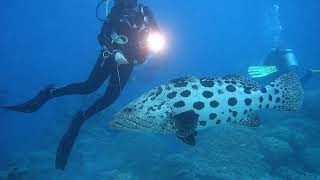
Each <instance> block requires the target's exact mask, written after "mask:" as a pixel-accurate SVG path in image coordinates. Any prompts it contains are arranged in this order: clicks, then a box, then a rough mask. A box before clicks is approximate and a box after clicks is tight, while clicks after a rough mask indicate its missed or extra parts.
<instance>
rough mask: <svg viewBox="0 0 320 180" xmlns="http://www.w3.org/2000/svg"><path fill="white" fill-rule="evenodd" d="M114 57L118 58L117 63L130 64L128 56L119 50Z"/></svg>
mask: <svg viewBox="0 0 320 180" xmlns="http://www.w3.org/2000/svg"><path fill="white" fill-rule="evenodd" d="M114 59H115V60H116V63H117V64H129V62H128V60H127V59H126V57H125V56H124V55H123V54H122V53H121V52H119V51H117V52H116V53H115V55H114Z"/></svg>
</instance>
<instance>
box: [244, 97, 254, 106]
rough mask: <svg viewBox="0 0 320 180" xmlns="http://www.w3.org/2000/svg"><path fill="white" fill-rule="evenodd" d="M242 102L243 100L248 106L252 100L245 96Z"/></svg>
mask: <svg viewBox="0 0 320 180" xmlns="http://www.w3.org/2000/svg"><path fill="white" fill-rule="evenodd" d="M244 102H245V104H246V105H247V106H250V105H251V103H252V100H251V99H250V98H246V99H245V100H244Z"/></svg>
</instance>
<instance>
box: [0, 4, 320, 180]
mask: <svg viewBox="0 0 320 180" xmlns="http://www.w3.org/2000/svg"><path fill="white" fill-rule="evenodd" d="M144 2H145V3H146V4H148V5H149V6H150V7H151V9H152V10H153V12H154V14H155V16H156V18H157V20H158V21H159V25H160V27H161V29H162V31H163V32H164V33H165V34H166V36H167V39H168V44H167V45H168V47H167V48H166V51H165V52H164V53H163V54H162V55H161V56H159V57H154V58H152V59H151V60H150V61H149V63H148V64H145V65H141V66H139V67H137V68H136V69H135V72H134V74H133V75H132V79H131V80H130V81H129V83H128V86H127V87H126V88H125V90H124V91H123V94H122V96H121V97H120V98H119V99H118V101H117V102H116V103H114V105H113V106H111V107H110V108H108V109H107V110H105V111H104V112H103V113H100V114H98V115H97V116H95V117H94V118H92V119H91V120H90V121H88V122H87V123H86V125H85V127H84V128H83V129H82V131H81V135H80V137H79V138H78V143H77V145H76V147H75V148H74V151H73V152H72V155H71V159H70V164H69V166H68V168H67V169H66V171H64V172H59V171H56V170H54V156H55V151H56V148H57V145H58V142H59V140H60V138H61V136H62V134H63V133H64V131H65V130H66V128H67V126H68V125H69V122H70V121H71V118H72V116H73V114H74V113H75V112H76V111H78V110H79V109H85V108H86V107H88V106H89V105H91V104H92V103H93V102H94V101H95V100H96V99H97V98H98V97H99V96H101V94H102V93H103V90H104V89H105V87H106V85H104V86H102V87H101V89H100V90H99V91H98V92H97V93H94V94H92V95H89V96H82V97H81V96H68V97H63V98H59V99H54V100H52V101H50V102H49V103H47V104H46V105H45V106H44V107H43V108H41V110H40V111H39V112H36V113H33V114H19V113H13V112H7V111H0V171H1V173H0V179H1V178H2V176H4V177H5V176H6V174H7V173H9V174H10V173H11V174H15V175H16V176H17V178H18V179H45V178H46V179H71V178H72V179H121V180H122V179H204V180H205V179H319V178H320V172H319V168H318V167H319V165H320V143H319V142H318V141H317V140H318V138H319V137H320V133H319V129H320V124H319V122H318V120H319V116H318V111H319V107H318V103H319V100H320V85H319V82H320V75H319V76H316V75H315V76H314V77H313V78H312V79H311V80H310V82H308V83H307V84H306V85H305V91H306V92H305V105H304V108H303V110H301V111H300V112H294V113H279V112H272V113H271V112H267V113H262V119H263V125H262V127H259V128H254V129H252V128H246V127H233V126H232V127H222V128H219V129H210V130H207V131H203V132H200V133H199V137H198V145H197V146H196V147H188V146H186V145H184V144H182V143H181V142H180V141H178V140H177V139H176V138H175V136H174V135H172V136H166V135H158V134H135V133H130V132H121V133H120V132H114V131H112V130H110V129H109V128H108V127H107V123H108V121H109V120H110V119H111V117H112V115H113V114H114V113H116V112H117V111H118V110H119V109H120V108H121V107H123V106H124V105H126V104H128V103H129V102H131V101H132V100H133V99H135V98H136V97H138V96H139V95H141V94H142V93H144V92H146V91H147V90H149V89H150V88H153V87H155V86H156V85H160V84H162V83H164V82H166V81H168V80H170V79H174V78H177V77H181V76H195V75H196V76H220V75H224V74H230V73H240V74H244V75H245V74H246V72H247V67H248V66H251V65H258V64H259V63H260V62H261V60H262V59H263V58H264V57H265V56H266V55H267V53H269V51H270V49H271V48H272V47H273V46H274V44H273V38H274V36H275V35H274V33H275V32H273V30H274V29H273V28H272V26H274V25H275V26H276V25H277V24H273V23H270V21H268V20H266V19H268V18H272V17H268V12H270V10H272V8H273V6H274V5H275V4H277V5H279V7H280V21H281V26H282V28H283V29H282V32H281V36H280V38H281V40H282V41H283V42H284V44H285V45H286V46H287V47H289V48H292V49H293V50H294V52H295V54H296V56H297V58H298V59H299V61H300V63H302V64H303V65H304V66H306V67H310V68H315V69H316V68H320V61H319V57H320V51H319V50H318V48H319V45H318V43H319V42H320V36H319V34H318V33H319V32H320V24H319V22H318V17H319V15H320V14H319V13H320V3H319V2H318V1H316V0H309V1H301V0H291V1H289V0H279V1H264V0H247V1H245V2H242V1H231V0H224V1H222V0H219V1H209V0H206V1H201V2H199V1H188V2H186V1H183V0H175V1H168V0H163V1H151V0H145V1H144ZM98 3H99V2H98V1H74V0H69V1H63V0H56V1H39V0H32V1H16V0H12V1H1V2H0V18H1V21H0V27H1V28H0V38H1V41H0V59H1V60H0V73H1V76H0V105H2V104H15V103H19V102H22V101H24V100H26V99H28V98H30V97H31V96H33V95H35V94H36V93H37V92H38V91H39V89H41V88H43V87H45V86H47V85H48V84H55V85H64V84H67V83H71V82H79V81H83V80H85V79H86V78H87V76H88V74H89V72H90V70H91V68H92V66H93V65H94V63H95V61H96V58H97V56H98V53H99V49H100V47H99V44H98V42H97V34H98V33H99V31H100V27H101V22H99V21H98V20H97V19H96V17H95V8H96V5H97V4H98ZM271 22H273V21H271ZM2 172H3V173H2ZM9 179H10V178H9Z"/></svg>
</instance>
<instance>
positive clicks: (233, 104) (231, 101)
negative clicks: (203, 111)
mask: <svg viewBox="0 0 320 180" xmlns="http://www.w3.org/2000/svg"><path fill="white" fill-rule="evenodd" d="M237 103H238V100H237V98H235V97H232V98H229V100H228V104H229V106H235V105H237Z"/></svg>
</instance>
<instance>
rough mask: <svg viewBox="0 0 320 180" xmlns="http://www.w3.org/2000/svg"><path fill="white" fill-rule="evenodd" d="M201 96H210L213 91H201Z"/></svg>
mask: <svg viewBox="0 0 320 180" xmlns="http://www.w3.org/2000/svg"><path fill="white" fill-rule="evenodd" d="M202 95H203V97H205V98H211V97H212V96H213V92H210V91H204V92H203V93H202Z"/></svg>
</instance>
